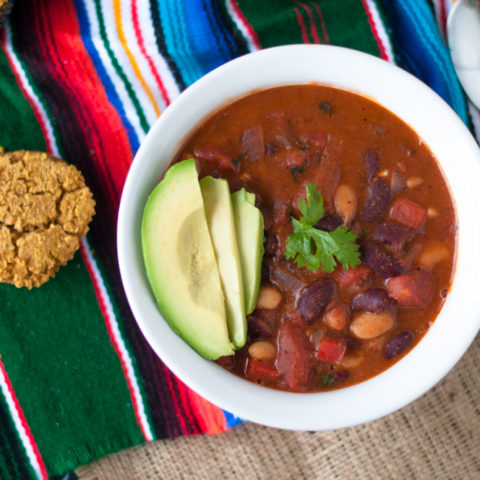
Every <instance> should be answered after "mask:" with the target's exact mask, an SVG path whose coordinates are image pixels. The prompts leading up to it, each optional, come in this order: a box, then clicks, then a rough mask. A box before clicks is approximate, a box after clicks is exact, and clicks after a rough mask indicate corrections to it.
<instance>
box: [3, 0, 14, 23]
mask: <svg viewBox="0 0 480 480" xmlns="http://www.w3.org/2000/svg"><path fill="white" fill-rule="evenodd" d="M12 7H13V2H12V1H8V0H0V24H2V23H3V21H4V20H5V17H6V16H7V15H8V14H9V13H10V12H11V10H12Z"/></svg>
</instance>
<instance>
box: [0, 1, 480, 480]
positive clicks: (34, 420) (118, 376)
mask: <svg viewBox="0 0 480 480" xmlns="http://www.w3.org/2000/svg"><path fill="white" fill-rule="evenodd" d="M442 8H443V10H446V7H445V3H444V2H443V0H436V1H435V2H434V3H433V4H428V3H427V2H426V1H423V0H415V1H413V0H411V1H410V0H409V1H406V0H390V1H385V2H380V1H377V0H343V1H342V2H338V1H336V0H315V1H314V0H303V1H296V0H262V1H258V0H141V1H140V0H30V1H28V0H22V1H17V2H16V4H15V8H14V10H13V12H12V14H11V15H10V17H9V19H8V21H7V23H6V24H5V25H4V27H3V28H2V30H1V32H0V47H1V49H0V109H1V112H2V115H1V116H0V145H3V146H4V147H5V148H6V149H7V150H15V149H30V150H46V151H49V152H51V153H54V154H56V155H58V156H60V157H62V158H63V159H65V160H66V161H68V162H70V163H73V164H75V165H76V166H77V167H78V168H79V169H80V170H81V171H82V172H83V174H84V176H85V178H86V181H87V184H88V185H89V186H90V188H91V189H92V191H93V193H94V196H95V199H96V202H97V213H96V216H95V218H94V220H93V223H92V225H91V231H90V232H89V234H88V236H87V237H86V238H85V239H84V240H83V241H82V244H81V250H80V253H78V254H77V255H76V257H75V258H74V260H72V261H71V262H70V263H69V264H68V265H67V266H66V267H64V268H62V269H61V270H60V271H59V272H58V273H57V275H56V277H55V278H54V279H53V280H51V281H49V282H48V283H47V284H45V285H44V286H42V287H40V288H38V289H34V290H32V291H27V290H26V289H16V288H15V287H13V286H10V285H5V284H1V285H0V305H1V308H0V478H1V479H7V480H8V479H29V478H37V477H38V478H47V477H48V476H54V475H60V474H64V473H65V472H67V471H68V470H70V469H74V468H75V467H77V466H78V465H80V464H85V463H88V462H90V461H91V460H93V459H95V458H98V457H100V456H103V455H106V454H108V453H111V452H115V451H118V450H120V449H123V448H126V447H129V446H132V445H135V444H139V443H142V442H145V441H151V440H155V439H159V438H166V437H176V436H179V435H185V434H198V433H218V432H221V431H223V430H225V429H226V428H228V427H230V426H233V425H235V424H236V423H238V421H239V419H237V418H235V417H233V416H232V415H230V414H229V413H227V412H223V411H222V410H220V409H219V408H217V407H215V406H213V405H211V404H209V403H208V402H206V401H205V400H204V399H202V398H201V397H199V396H198V395H197V394H195V393H194V392H193V391H191V390H190V389H189V388H187V387H186V386H185V385H183V384H182V383H181V382H180V381H179V380H178V379H177V378H176V377H175V376H174V375H173V374H172V373H170V372H169V370H168V369H167V368H166V367H165V366H164V365H163V363H162V362H161V361H160V360H159V359H158V358H157V357H156V355H155V354H154V353H153V351H152V350H151V348H150V347H149V346H148V344H147V343H146V341H145V339H144V338H143V336H142V334H141V333H140V331H139V329H138V328H137V326H136V324H135V321H134V319H133V317H132V315H131V312H130V310H129V307H128V304H127V302H126V299H125V295H124V293H123V289H122V285H121V281H120V276H119V272H118V266H117V260H116V249H115V225H116V217H117V209H118V205H119V201H120V195H121V192H122V187H123V183H124V180H125V177H126V175H127V172H128V169H129V166H130V164H131V161H132V158H133V156H134V154H135V151H136V150H137V148H138V146H139V144H140V143H141V142H142V140H143V138H144V137H145V134H146V132H147V131H148V129H149V127H150V126H151V125H152V124H153V122H154V121H155V119H156V118H157V117H158V116H159V115H160V114H161V112H162V111H163V110H165V108H166V107H167V106H168V104H169V103H170V102H171V101H172V100H174V99H175V97H176V96H177V95H178V94H179V93H180V92H181V90H182V89H184V88H185V87H186V86H188V85H189V84H191V83H192V82H194V81H195V80H197V79H198V78H200V77H201V76H202V75H204V74H205V73H207V72H208V71H210V70H212V69H213V68H215V67H217V66H219V65H221V64H222V63H224V62H226V61H228V60H230V59H232V58H235V57H237V56H239V55H242V54H245V53H247V52H249V51H254V50H257V49H260V48H265V47H269V46H273V45H280V44H289V43H303V42H305V43H321V44H332V45H342V46H346V47H351V48H355V49H359V50H362V51H365V52H368V53H371V54H373V55H377V56H380V57H382V58H384V59H385V60H386V61H390V62H399V63H400V65H401V66H403V67H404V68H407V69H408V70H410V71H411V72H412V73H414V74H415V75H417V76H419V77H420V78H421V79H422V80H424V81H426V82H427V83H428V84H430V85H431V86H432V87H433V88H434V89H435V90H436V91H437V92H438V93H439V94H440V95H442V96H443V98H444V99H445V100H446V101H447V102H448V103H450V105H452V107H453V108H455V109H456V111H457V112H458V114H459V115H460V116H461V118H462V119H464V120H465V121H466V122H469V123H470V124H471V126H473V127H475V125H476V128H477V129H478V130H480V121H479V118H480V117H479V115H478V111H476V110H475V109H474V108H473V107H471V106H469V107H467V104H466V103H465V99H464V97H463V94H462V92H461V89H460V86H459V84H458V81H457V79H456V77H455V75H454V71H453V67H452V64H451V61H450V60H449V57H448V54H447V50H446V47H445V44H444V42H443V39H442V35H441V33H440V31H441V30H442V29H443V28H444V21H445V12H444V13H443V14H441V13H442V12H441V9H442ZM435 19H438V20H439V21H440V25H441V28H440V30H439V29H438V28H437V27H436V23H435ZM478 130H477V133H479V136H480V132H479V131H478Z"/></svg>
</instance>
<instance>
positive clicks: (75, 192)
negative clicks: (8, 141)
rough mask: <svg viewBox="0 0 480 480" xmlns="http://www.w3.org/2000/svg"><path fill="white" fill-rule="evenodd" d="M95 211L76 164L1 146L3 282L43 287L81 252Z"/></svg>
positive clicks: (0, 255)
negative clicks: (81, 245)
mask: <svg viewBox="0 0 480 480" xmlns="http://www.w3.org/2000/svg"><path fill="white" fill-rule="evenodd" d="M94 213H95V201H94V200H93V198H92V193H91V191H90V190H89V188H88V187H87V186H86V185H85V180H84V178H83V176H82V174H81V173H80V171H79V170H78V169H77V168H76V167H75V166H73V165H68V164H67V163H65V162H64V161H63V160H60V159H59V158H56V157H54V156H53V155H48V154H47V153H43V152H29V151H25V150H19V151H17V152H10V153H4V150H3V148H1V147H0V282H7V283H13V284H14V285H15V286H16V287H27V288H29V289H30V288H32V287H38V286H40V285H42V284H43V283H45V282H46V281H47V280H48V279H49V278H50V277H53V276H54V275H55V272H56V271H57V270H58V269H59V268H60V266H61V265H64V264H65V263H67V262H68V260H70V259H71V258H72V257H73V255H74V254H75V252H76V251H77V250H78V248H79V246H80V238H81V237H82V236H83V235H85V234H86V233H87V231H88V224H89V223H90V220H91V219H92V217H93V215H94Z"/></svg>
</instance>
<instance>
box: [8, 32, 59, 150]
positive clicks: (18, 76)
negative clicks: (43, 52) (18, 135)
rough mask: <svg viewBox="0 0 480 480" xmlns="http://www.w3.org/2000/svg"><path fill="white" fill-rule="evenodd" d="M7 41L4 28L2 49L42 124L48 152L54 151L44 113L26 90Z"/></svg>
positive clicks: (23, 92)
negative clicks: (9, 51) (7, 46)
mask: <svg viewBox="0 0 480 480" xmlns="http://www.w3.org/2000/svg"><path fill="white" fill-rule="evenodd" d="M6 41H7V39H6V30H5V29H2V31H1V33H0V42H1V44H2V50H3V51H4V53H5V57H6V58H7V61H8V64H9V66H10V69H11V70H12V72H13V75H14V76H15V80H16V81H17V85H18V88H19V89H20V91H21V92H22V94H23V96H24V97H25V98H26V99H27V100H28V102H29V103H30V107H31V109H32V110H33V114H34V115H35V118H36V119H37V122H38V124H39V125H40V130H41V131H42V135H43V138H44V139H45V146H46V149H47V152H49V153H52V152H53V145H52V143H51V141H50V136H49V135H48V132H47V127H46V125H45V122H44V120H43V117H42V114H41V113H40V111H39V110H38V107H37V105H36V103H35V102H34V101H32V99H31V98H30V94H29V93H28V92H27V91H26V90H25V87H24V85H23V81H22V79H21V78H20V74H19V72H18V71H17V69H16V67H15V65H14V63H13V62H12V59H11V58H10V55H9V53H8V51H7V48H6Z"/></svg>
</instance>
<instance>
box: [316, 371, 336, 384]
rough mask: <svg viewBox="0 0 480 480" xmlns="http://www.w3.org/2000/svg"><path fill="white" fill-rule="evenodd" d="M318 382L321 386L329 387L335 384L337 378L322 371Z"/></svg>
mask: <svg viewBox="0 0 480 480" xmlns="http://www.w3.org/2000/svg"><path fill="white" fill-rule="evenodd" d="M318 383H319V386H321V387H331V386H333V385H336V384H337V379H336V378H335V376H334V375H332V374H331V373H324V374H323V375H322V376H321V377H320V381H319V382H318Z"/></svg>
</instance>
